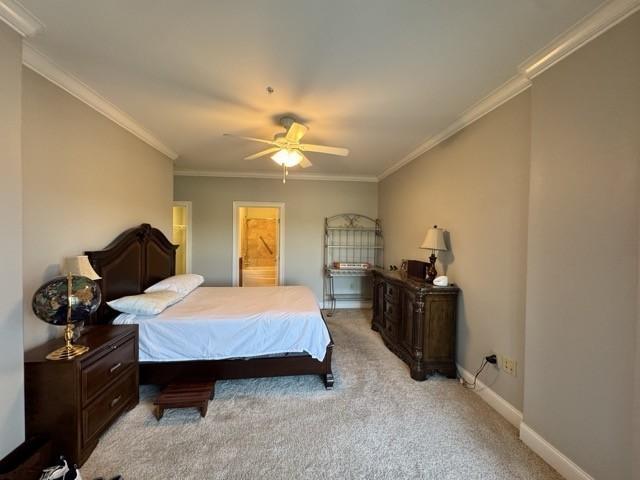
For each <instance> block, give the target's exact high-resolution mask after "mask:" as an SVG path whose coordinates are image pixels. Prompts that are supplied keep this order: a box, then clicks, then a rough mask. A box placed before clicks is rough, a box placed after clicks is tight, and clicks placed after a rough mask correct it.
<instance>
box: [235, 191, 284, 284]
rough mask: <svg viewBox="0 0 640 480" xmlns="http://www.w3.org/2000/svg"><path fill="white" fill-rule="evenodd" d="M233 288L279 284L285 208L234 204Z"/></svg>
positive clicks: (266, 204)
mask: <svg viewBox="0 0 640 480" xmlns="http://www.w3.org/2000/svg"><path fill="white" fill-rule="evenodd" d="M233 209H234V226H233V230H234V239H233V243H234V245H233V246H234V255H233V258H234V269H233V285H234V286H240V287H268V286H277V285H280V284H282V278H283V267H282V255H281V252H282V250H283V248H282V232H283V221H284V204H281V203H264V202H234V204H233Z"/></svg>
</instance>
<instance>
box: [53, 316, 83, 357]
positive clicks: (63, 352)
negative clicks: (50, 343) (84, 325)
mask: <svg viewBox="0 0 640 480" xmlns="http://www.w3.org/2000/svg"><path fill="white" fill-rule="evenodd" d="M72 340H73V323H71V322H69V321H67V326H66V328H65V329H64V347H60V348H58V349H56V350H54V351H53V352H51V353H50V354H49V355H47V360H71V359H72V358H75V357H77V356H79V355H82V354H83V353H86V352H88V351H89V347H87V346H86V345H75V344H73V343H71V342H72Z"/></svg>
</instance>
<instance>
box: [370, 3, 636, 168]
mask: <svg viewBox="0 0 640 480" xmlns="http://www.w3.org/2000/svg"><path fill="white" fill-rule="evenodd" d="M638 10H640V0H611V1H609V2H607V3H605V4H604V5H602V6H600V7H599V8H597V9H596V10H594V11H593V12H592V13H591V14H589V15H587V16H586V17H585V18H583V19H582V20H580V21H579V22H578V23H576V24H575V25H574V26H572V27H571V28H569V29H568V30H567V31H565V32H564V33H563V34H561V35H560V36H558V37H556V38H555V39H554V40H553V41H551V42H550V43H549V44H548V45H547V46H546V47H544V48H543V49H541V50H539V51H538V52H537V53H535V54H534V55H532V56H531V57H529V58H528V59H527V60H526V61H525V62H523V63H522V64H520V66H519V67H518V72H519V73H518V74H517V75H516V76H515V77H513V78H511V79H510V80H508V81H507V82H505V83H504V84H502V85H501V86H500V87H498V88H497V89H496V90H494V91H493V92H491V93H490V94H489V95H487V96H486V97H484V98H483V99H482V100H480V101H479V102H478V103H476V104H475V105H474V106H472V107H471V108H469V109H468V110H466V111H465V112H464V113H462V114H461V115H460V116H459V117H458V118H457V119H456V120H455V121H454V122H453V123H452V124H450V125H449V126H448V127H446V128H445V129H444V130H442V131H440V132H439V133H437V134H435V135H433V136H431V137H429V138H428V139H427V140H426V141H425V142H424V143H423V144H422V145H420V146H419V147H418V148H416V149H415V150H413V151H412V152H410V153H409V154H407V155H406V156H405V157H403V158H402V159H400V160H399V161H397V162H396V163H394V164H393V165H391V166H390V167H388V168H387V169H386V170H384V171H383V172H382V173H381V174H380V175H378V180H382V179H384V178H386V177H388V176H389V175H391V174H392V173H394V172H396V171H397V170H399V169H400V168H402V167H403V166H405V165H406V164H408V163H409V162H411V161H413V160H415V159H416V158H418V157H419V156H420V155H422V154H424V153H426V152H428V151H429V150H431V149H432V148H433V147H435V146H436V145H438V144H439V143H441V142H443V141H444V140H446V139H447V138H449V137H451V136H452V135H453V134H455V133H457V132H459V131H460V130H462V129H463V128H465V127H467V126H468V125H470V124H471V123H473V122H475V121H476V120H479V119H480V118H482V117H483V116H485V115H486V114H487V113H489V112H491V111H492V110H494V109H496V108H497V107H499V106H500V105H502V104H503V103H505V102H507V101H508V100H510V99H512V98H513V97H515V96H516V95H518V94H519V93H521V92H523V91H524V90H526V89H527V88H529V87H530V86H531V84H532V83H531V80H532V79H533V78H535V77H536V76H538V75H540V74H541V73H542V72H544V71H545V70H547V69H548V68H549V67H551V66H553V65H555V64H556V63H558V62H559V61H561V60H562V59H564V58H566V57H567V56H569V55H570V54H572V53H573V52H575V51H576V50H578V49H579V48H581V47H583V46H584V45H586V44H587V43H589V42H590V41H591V40H594V39H595V38H597V37H599V36H600V35H602V34H603V33H604V32H606V31H607V30H609V29H610V28H612V27H614V26H615V25H617V24H618V23H620V22H621V21H623V20H624V19H625V18H627V17H628V16H629V15H632V14H633V13H635V12H637V11H638Z"/></svg>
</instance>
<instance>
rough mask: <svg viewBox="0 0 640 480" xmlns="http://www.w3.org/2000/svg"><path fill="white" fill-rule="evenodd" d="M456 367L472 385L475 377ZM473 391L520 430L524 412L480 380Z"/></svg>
mask: <svg viewBox="0 0 640 480" xmlns="http://www.w3.org/2000/svg"><path fill="white" fill-rule="evenodd" d="M456 366H457V367H458V371H459V372H460V375H462V378H464V379H465V380H466V381H467V382H470V383H472V382H473V375H472V374H471V373H469V372H468V371H467V370H465V369H464V368H462V367H461V366H460V365H458V364H456ZM473 391H474V392H475V393H477V394H478V395H479V396H480V398H482V399H483V400H484V401H485V402H487V403H488V404H489V405H490V406H491V407H492V408H493V409H494V410H495V411H496V412H498V413H499V414H500V415H502V416H503V417H504V418H505V419H506V420H507V422H509V423H510V424H511V425H513V426H514V427H516V428H520V424H521V423H522V412H521V411H520V410H518V409H517V408H516V407H514V406H513V405H511V404H510V403H509V402H507V401H506V400H505V399H504V398H502V397H501V396H500V395H498V394H497V393H496V392H494V391H493V390H491V389H490V388H489V387H487V386H486V385H485V384H484V383H482V382H481V381H480V380H478V381H477V382H476V388H475V389H474V390H473Z"/></svg>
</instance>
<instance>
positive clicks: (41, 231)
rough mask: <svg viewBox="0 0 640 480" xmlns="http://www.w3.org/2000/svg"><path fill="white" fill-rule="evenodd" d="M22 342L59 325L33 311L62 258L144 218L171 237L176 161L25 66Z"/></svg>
mask: <svg viewBox="0 0 640 480" xmlns="http://www.w3.org/2000/svg"><path fill="white" fill-rule="evenodd" d="M22 93H23V130H22V146H23V166H24V298H25V322H24V328H25V346H26V347H27V348H28V347H31V346H33V345H37V344H39V343H42V342H43V341H44V340H46V339H48V338H50V337H51V336H54V335H60V333H61V332H60V330H59V329H56V328H55V327H49V326H47V325H46V324H45V323H43V322H42V321H40V320H39V319H37V318H36V317H35V316H34V315H33V314H32V312H31V306H30V300H31V296H32V295H33V292H34V291H35V290H36V289H37V288H38V287H39V286H40V285H41V284H42V282H43V281H45V280H47V279H49V278H51V277H53V276H55V275H57V274H58V272H59V270H58V265H59V263H60V261H61V260H62V258H63V257H65V256H69V255H78V254H82V253H83V252H84V251H85V250H87V249H100V248H103V247H104V246H106V244H107V243H109V242H110V241H111V240H113V238H115V236H116V235H117V234H119V233H120V232H121V231H123V230H125V229H126V228H129V227H133V226H136V225H138V224H140V223H143V222H148V223H151V224H152V225H154V226H156V227H158V228H160V229H161V230H162V231H163V232H164V233H165V235H167V236H170V235H171V226H172V218H171V217H172V215H171V207H172V197H173V167H172V162H171V160H169V159H168V158H167V157H165V156H164V155H162V154H160V153H158V152H157V151H156V150H154V149H152V148H151V147H149V146H148V145H147V144H145V143H143V142H142V141H141V140H139V139H138V138H136V137H135V136H133V135H132V134H130V133H129V132H127V131H126V130H124V129H122V128H121V127H119V126H118V125H116V124H115V123H113V122H111V121H110V120H108V119H107V118H105V117H103V116H102V115H100V114H98V113H97V112H96V111H95V110H93V109H91V108H90V107H88V106H87V105H85V104H84V103H82V102H80V101H79V100H77V99H75V98H74V97H72V96H71V95H69V94H68V93H66V92H64V91H63V90H61V89H60V88H58V87H57V86H55V85H53V84H52V83H50V82H49V81H47V80H45V79H44V78H43V77H41V76H39V75H38V74H36V73H34V72H32V71H31V70H29V69H27V68H24V69H23V92H22Z"/></svg>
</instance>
